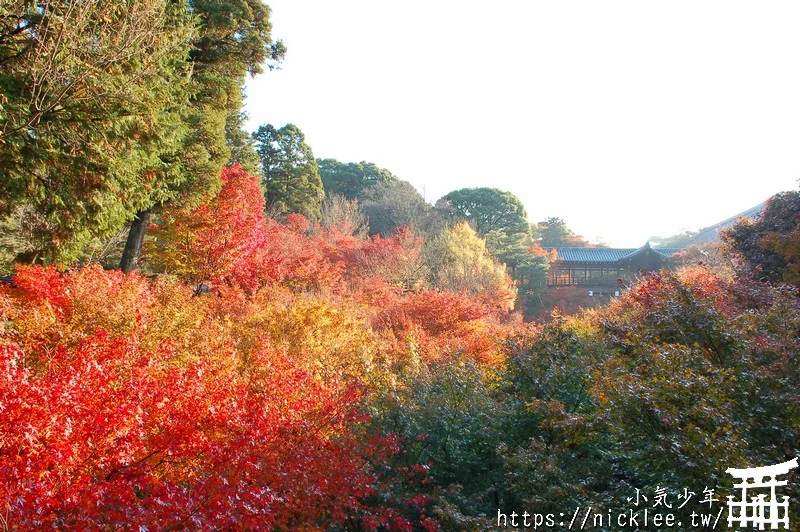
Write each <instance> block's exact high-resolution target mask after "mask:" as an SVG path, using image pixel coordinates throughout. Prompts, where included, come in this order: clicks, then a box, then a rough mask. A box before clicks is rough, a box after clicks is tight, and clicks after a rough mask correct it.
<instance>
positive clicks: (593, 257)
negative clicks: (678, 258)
mask: <svg viewBox="0 0 800 532" xmlns="http://www.w3.org/2000/svg"><path fill="white" fill-rule="evenodd" d="M552 249H553V250H555V251H556V253H558V258H557V260H560V261H564V262H593V263H598V262H606V263H609V264H612V263H618V262H620V261H623V260H626V259H631V258H633V257H636V256H638V255H642V254H647V253H648V252H655V253H657V254H659V255H661V256H662V257H664V258H667V259H668V258H669V257H671V256H672V254H673V253H676V252H678V251H680V248H654V247H650V243H649V242H648V243H647V244H645V245H644V246H642V247H640V248H578V247H565V248H552Z"/></svg>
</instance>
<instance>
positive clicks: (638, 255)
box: [547, 242, 680, 295]
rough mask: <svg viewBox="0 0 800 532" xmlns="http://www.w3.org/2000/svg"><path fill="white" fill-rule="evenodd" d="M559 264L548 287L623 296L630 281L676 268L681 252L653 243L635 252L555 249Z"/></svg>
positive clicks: (554, 264) (620, 249)
mask: <svg viewBox="0 0 800 532" xmlns="http://www.w3.org/2000/svg"><path fill="white" fill-rule="evenodd" d="M552 251H555V252H556V254H557V255H556V261H555V262H554V263H553V264H552V265H551V266H550V273H549V274H548V278H547V284H548V286H551V287H557V286H580V287H582V288H585V289H586V290H588V291H590V294H589V295H595V294H596V295H600V294H609V295H619V291H620V290H622V288H623V286H624V285H627V284H628V283H627V281H629V280H631V279H632V278H633V277H635V276H637V275H639V272H640V271H642V270H647V271H654V270H660V269H662V268H669V267H670V266H672V255H673V254H674V253H676V252H678V251H680V248H658V249H657V248H653V247H651V246H650V242H648V243H647V244H645V245H644V246H642V247H640V248H638V249H633V248H630V249H628V248H578V247H563V248H553V249H552Z"/></svg>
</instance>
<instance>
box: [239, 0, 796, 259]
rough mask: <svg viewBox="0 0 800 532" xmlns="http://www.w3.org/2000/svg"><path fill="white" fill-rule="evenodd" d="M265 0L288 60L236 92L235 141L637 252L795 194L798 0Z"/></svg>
mask: <svg viewBox="0 0 800 532" xmlns="http://www.w3.org/2000/svg"><path fill="white" fill-rule="evenodd" d="M267 3H268V4H269V5H270V7H271V8H272V12H273V13H272V22H273V36H274V37H275V38H279V39H283V40H284V42H285V44H286V46H287V48H288V54H287V56H286V60H285V61H284V64H283V67H282V69H281V70H278V71H273V72H267V73H265V74H262V75H261V76H259V77H257V78H256V79H254V80H249V81H248V86H247V92H248V100H247V112H248V113H250V115H251V120H250V122H249V124H248V125H249V127H250V129H255V128H257V127H258V125H260V124H264V123H271V124H274V125H276V126H282V125H284V124H285V123H288V122H291V123H294V124H296V125H297V126H298V127H300V129H301V130H302V131H303V132H304V133H305V135H306V141H307V142H308V144H309V145H310V146H311V148H312V150H313V151H314V154H315V156H317V157H321V158H328V157H332V158H335V159H338V160H340V161H342V162H351V161H362V160H364V161H370V162H374V163H375V164H377V165H379V166H382V167H384V168H387V169H388V170H390V171H391V172H392V173H394V174H395V175H397V176H398V177H400V178H402V179H405V180H407V181H410V182H411V183H412V184H413V185H415V186H416V187H417V188H418V189H419V190H420V192H423V193H424V195H425V196H426V198H427V199H428V200H429V201H431V202H433V201H435V200H436V199H438V198H439V197H440V196H442V195H444V194H446V193H447V192H449V191H451V190H455V189H458V188H463V187H480V186H488V187H496V188H500V189H503V190H509V191H511V192H513V193H514V194H516V195H517V196H519V198H520V199H521V200H522V201H523V203H524V204H525V207H526V209H527V210H528V215H529V218H530V219H531V221H538V220H542V219H544V218H545V217H548V216H560V217H562V218H564V219H565V220H566V222H567V224H568V225H569V226H570V227H571V228H572V229H573V230H575V231H576V232H578V233H580V234H583V235H584V236H585V237H586V238H588V239H590V240H595V239H598V238H599V239H601V240H603V241H605V242H606V243H608V244H610V245H614V246H629V247H634V246H640V245H642V244H643V243H644V242H645V240H646V239H647V238H648V237H649V236H653V235H662V236H667V235H670V234H674V233H677V232H679V231H681V230H682V229H685V228H688V229H697V228H700V227H704V226H707V225H711V224H713V223H716V222H718V221H721V220H722V219H724V218H728V217H729V216H733V215H735V214H736V213H738V212H741V211H743V210H745V209H747V208H749V207H752V206H753V205H756V204H758V203H759V202H761V201H763V200H765V199H767V198H768V197H769V196H771V195H772V194H774V193H776V192H779V191H781V190H791V189H797V185H798V178H800V31H798V27H800V2H794V1H792V2H778V1H771V2H755V1H750V2H739V1H731V0H726V1H703V2H698V1H691V2H690V1H671V2H642V1H640V0H639V1H624V2H623V1H602V2H598V1H580V2H579V1H569V0H565V1H549V2H544V1H526V0H515V1H511V0H503V1H501V0H494V1H492V2H488V1H485V2H476V1H468V0H460V1H445V0H427V1H422V0H404V1H402V2H400V1H388V0H363V1H355V0H338V1H335V2H334V1H330V0H319V1H313V0H267Z"/></svg>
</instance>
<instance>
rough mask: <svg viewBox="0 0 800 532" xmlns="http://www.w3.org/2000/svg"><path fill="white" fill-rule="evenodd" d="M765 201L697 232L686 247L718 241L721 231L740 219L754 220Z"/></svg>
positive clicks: (762, 208)
mask: <svg viewBox="0 0 800 532" xmlns="http://www.w3.org/2000/svg"><path fill="white" fill-rule="evenodd" d="M766 203H767V202H766V201H762V202H761V203H759V204H758V205H756V206H755V207H751V208H749V209H747V210H746V211H744V212H740V213H739V214H737V215H736V216H731V217H730V218H728V219H726V220H723V221H721V222H718V223H715V224H714V225H710V226H708V227H705V228H703V229H700V231H698V232H697V235H695V236H694V238H692V240H691V241H690V242H689V243H688V244H687V245H686V247H689V246H696V245H698V244H705V243H706V242H713V241H716V240H719V234H720V232H722V231H723V230H725V229H727V228H729V227H732V226H734V225H736V222H738V221H739V219H740V218H755V217H756V216H758V215H759V214H761V212H762V211H763V210H764V207H765V205H766Z"/></svg>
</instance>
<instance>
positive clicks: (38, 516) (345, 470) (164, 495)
mask: <svg viewBox="0 0 800 532" xmlns="http://www.w3.org/2000/svg"><path fill="white" fill-rule="evenodd" d="M16 280H17V286H18V288H16V289H13V290H11V289H4V292H2V293H1V294H0V300H2V305H0V309H2V312H3V314H2V316H0V320H2V321H3V322H4V323H6V325H4V326H3V328H2V329H0V333H2V334H0V405H2V410H3V415H2V416H0V434H3V440H2V442H3V445H2V450H1V451H0V498H2V500H3V501H5V504H6V508H5V510H4V512H3V513H4V515H5V516H7V517H6V518H7V519H8V521H9V526H11V527H12V528H21V529H32V528H51V527H64V526H68V527H78V528H104V527H113V526H119V525H126V526H127V525H130V524H131V523H137V524H140V525H143V526H146V527H148V528H153V529H164V528H170V527H199V526H206V527H213V528H226V527H230V526H234V525H236V526H243V527H246V528H269V527H272V526H280V527H284V528H291V527H292V526H295V525H297V524H299V523H309V522H315V521H317V520H320V521H325V522H344V521H345V520H346V519H348V518H350V517H352V516H353V515H354V512H357V511H366V510H364V509H363V508H362V505H361V503H360V502H359V500H360V499H361V498H362V497H364V496H365V495H368V494H369V492H370V490H371V488H370V485H371V482H372V476H371V475H370V474H369V470H368V469H369V468H368V467H367V462H366V459H367V457H368V456H370V455H372V454H374V453H376V452H380V449H379V448H375V447H374V442H369V441H364V439H363V436H361V435H359V434H357V432H355V431H354V428H355V426H356V425H354V423H356V422H357V421H358V419H359V418H358V414H357V402H358V399H359V395H360V392H359V387H358V386H357V383H353V382H350V383H346V382H342V381H339V380H337V379H335V378H332V379H328V380H326V381H324V382H323V381H321V380H320V379H317V378H315V377H314V376H313V375H311V374H310V373H309V372H308V371H307V370H304V369H302V368H299V367H297V366H296V364H295V363H294V362H293V361H292V360H291V359H290V358H289V357H288V356H287V355H286V354H285V353H282V352H280V351H276V350H274V349H271V348H269V347H267V346H258V347H257V348H255V349H253V350H250V351H249V352H247V353H241V352H239V351H238V350H237V349H236V348H235V343H236V342H234V341H232V339H230V338H228V339H225V338H224V337H225V336H226V335H225V334H224V331H223V330H221V329H220V327H221V324H220V323H218V322H214V321H213V320H210V319H209V317H208V316H202V315H201V316H199V323H197V324H196V325H199V326H200V330H201V334H196V332H197V331H190V330H182V329H181V328H177V329H173V331H174V332H175V333H177V336H175V337H172V338H169V339H167V338H159V336H160V335H161V333H162V332H163V331H162V330H159V328H167V327H169V324H168V323H167V322H168V321H170V319H174V317H170V316H167V315H166V314H169V313H171V312H173V311H177V309H176V308H167V307H169V304H167V303H165V302H164V300H163V297H164V293H163V292H164V288H163V287H161V288H158V287H151V286H150V284H149V282H148V281H146V280H144V279H143V278H141V277H138V276H136V275H130V276H123V275H121V274H119V273H117V272H108V273H107V272H103V271H102V270H99V269H97V268H89V269H85V270H82V271H78V272H73V273H70V274H67V275H65V276H61V275H59V274H57V273H56V272H55V271H53V270H52V269H43V268H28V269H23V270H20V272H19V274H18V275H17V278H16ZM87 285H91V286H90V287H91V289H92V291H93V292H94V293H95V294H96V297H97V298H98V300H105V301H106V302H107V304H109V303H110V304H111V305H112V307H111V308H108V307H106V308H105V309H104V310H105V315H92V314H91V312H89V311H88V310H87V309H86V308H85V307H84V306H83V303H82V302H81V301H80V299H82V297H83V294H84V293H85V292H86V289H87V288H88V286H87ZM158 291H160V292H161V294H156V293H154V292H158ZM169 295H170V296H172V297H176V298H178V299H181V298H183V297H186V296H187V295H188V294H187V292H186V290H185V288H184V287H179V288H177V293H172V294H169ZM140 296H145V297H140ZM189 297H191V296H189ZM159 299H161V301H159ZM193 299H196V298H193ZM117 305H119V306H117ZM126 306H127V308H126ZM116 309H118V310H119V311H120V312H121V314H122V315H123V316H127V317H128V318H132V319H130V321H129V322H128V323H126V324H125V325H126V326H125V327H124V328H123V329H121V330H119V331H118V332H120V333H121V334H113V331H114V330H115V329H117V326H118V325H119V323H117V321H116V320H117V318H118V316H113V315H112V313H113V311H114V310H116ZM194 310H195V311H196V310H198V309H197V308H195V309H194ZM132 312H133V314H132ZM134 314H135V316H133V315H134ZM195 317H197V316H195ZM183 318H184V317H177V319H183ZM110 331H112V332H110ZM214 334H217V335H218V336H216V337H211V335H214ZM220 336H221V337H223V339H222V340H220ZM189 342H192V343H191V344H190V345H186V344H187V343H189ZM203 342H204V343H205V345H199V344H200V343H203ZM148 346H151V347H148ZM245 355H246V356H245Z"/></svg>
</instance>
